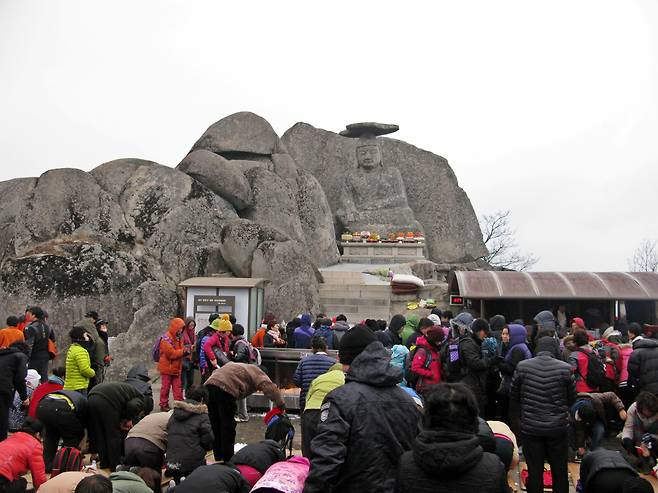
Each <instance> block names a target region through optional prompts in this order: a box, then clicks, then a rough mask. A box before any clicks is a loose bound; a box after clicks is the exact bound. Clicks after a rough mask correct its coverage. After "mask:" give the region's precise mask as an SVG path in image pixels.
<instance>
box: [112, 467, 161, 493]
mask: <svg viewBox="0 0 658 493" xmlns="http://www.w3.org/2000/svg"><path fill="white" fill-rule="evenodd" d="M110 481H111V482H112V493H153V491H152V490H151V488H149V487H148V486H147V485H146V483H145V482H144V480H143V479H142V478H140V477H139V476H138V475H137V474H135V473H132V472H128V471H120V472H113V473H112V474H110Z"/></svg>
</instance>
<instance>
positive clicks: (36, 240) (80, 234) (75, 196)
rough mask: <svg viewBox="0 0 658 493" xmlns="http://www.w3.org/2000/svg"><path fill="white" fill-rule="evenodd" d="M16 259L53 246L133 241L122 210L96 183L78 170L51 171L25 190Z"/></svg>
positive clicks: (16, 240) (21, 206)
mask: <svg viewBox="0 0 658 493" xmlns="http://www.w3.org/2000/svg"><path fill="white" fill-rule="evenodd" d="M15 220H16V222H17V223H18V224H20V225H21V227H20V228H18V229H17V230H16V231H15V238H14V239H15V248H16V255H18V256H22V255H27V254H29V253H38V252H40V251H42V250H43V249H44V248H46V249H47V248H49V245H50V244H51V243H53V242H59V241H62V240H78V241H82V242H97V243H103V244H112V243H115V242H124V241H130V238H131V232H130V228H129V227H128V225H127V224H126V222H125V220H124V217H123V213H122V211H121V208H120V207H119V206H118V204H117V203H116V202H115V201H114V199H113V198H112V196H111V195H110V194H108V193H107V192H106V191H105V190H103V189H102V188H101V187H100V186H99V185H98V183H97V182H96V180H95V179H94V178H93V177H92V176H91V175H89V173H85V172H84V171H80V170H78V169H55V170H51V171H47V172H46V173H44V174H43V175H41V177H40V178H39V179H38V180H35V181H34V182H33V186H32V187H31V188H27V189H26V190H25V195H23V201H22V203H21V204H20V207H19V209H18V213H17V215H16V218H15Z"/></svg>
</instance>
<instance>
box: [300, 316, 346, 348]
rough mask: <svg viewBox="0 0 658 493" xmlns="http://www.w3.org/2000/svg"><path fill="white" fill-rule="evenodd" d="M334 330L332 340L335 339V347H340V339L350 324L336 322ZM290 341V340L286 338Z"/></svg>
mask: <svg viewBox="0 0 658 493" xmlns="http://www.w3.org/2000/svg"><path fill="white" fill-rule="evenodd" d="M333 329H334V338H335V339H336V345H337V346H338V347H339V346H340V339H341V338H342V337H343V336H344V335H345V332H347V331H348V330H350V324H348V323H347V322H345V321H343V320H337V321H336V323H335V324H334V326H333ZM288 340H290V338H288Z"/></svg>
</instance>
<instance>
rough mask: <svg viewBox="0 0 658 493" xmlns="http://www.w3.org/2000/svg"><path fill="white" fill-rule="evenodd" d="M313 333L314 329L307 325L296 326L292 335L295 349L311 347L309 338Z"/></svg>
mask: <svg viewBox="0 0 658 493" xmlns="http://www.w3.org/2000/svg"><path fill="white" fill-rule="evenodd" d="M314 333H315V329H314V328H313V327H311V326H309V325H302V326H301V327H297V328H296V329H295V332H294V333H293V335H292V340H293V346H294V347H295V349H311V339H312V338H313V334H314Z"/></svg>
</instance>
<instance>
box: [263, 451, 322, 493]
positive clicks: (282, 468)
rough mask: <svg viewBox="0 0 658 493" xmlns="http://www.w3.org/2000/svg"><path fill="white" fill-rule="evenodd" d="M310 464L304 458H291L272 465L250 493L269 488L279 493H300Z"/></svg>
mask: <svg viewBox="0 0 658 493" xmlns="http://www.w3.org/2000/svg"><path fill="white" fill-rule="evenodd" d="M310 467H311V463H310V462H309V461H308V459H307V458H306V457H297V456H294V457H291V458H290V459H288V460H287V461H285V462H277V463H276V464H273V465H272V466H271V467H270V468H269V469H268V470H267V471H266V472H265V474H263V477H262V478H260V479H259V480H258V482H257V483H256V485H255V486H254V489H252V490H251V493H256V492H259V491H261V490H266V489H268V488H271V489H273V490H275V491H279V492H280V493H302V491H303V490H304V483H305V482H306V477H307V476H308V471H309V468H310Z"/></svg>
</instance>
